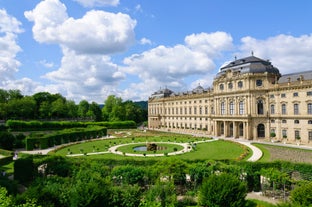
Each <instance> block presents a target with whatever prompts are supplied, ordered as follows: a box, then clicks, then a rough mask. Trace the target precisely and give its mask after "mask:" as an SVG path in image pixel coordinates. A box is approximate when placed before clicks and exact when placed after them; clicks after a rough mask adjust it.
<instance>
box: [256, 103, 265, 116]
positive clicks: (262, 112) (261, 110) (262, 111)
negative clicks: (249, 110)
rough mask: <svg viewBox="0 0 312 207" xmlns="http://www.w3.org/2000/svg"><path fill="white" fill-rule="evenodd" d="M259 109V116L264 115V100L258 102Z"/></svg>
mask: <svg viewBox="0 0 312 207" xmlns="http://www.w3.org/2000/svg"><path fill="white" fill-rule="evenodd" d="M257 109H258V114H264V110H263V101H262V100H258V103H257Z"/></svg>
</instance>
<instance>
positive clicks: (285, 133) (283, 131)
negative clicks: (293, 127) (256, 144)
mask: <svg viewBox="0 0 312 207" xmlns="http://www.w3.org/2000/svg"><path fill="white" fill-rule="evenodd" d="M282 136H283V138H286V137H287V130H286V129H283V130H282Z"/></svg>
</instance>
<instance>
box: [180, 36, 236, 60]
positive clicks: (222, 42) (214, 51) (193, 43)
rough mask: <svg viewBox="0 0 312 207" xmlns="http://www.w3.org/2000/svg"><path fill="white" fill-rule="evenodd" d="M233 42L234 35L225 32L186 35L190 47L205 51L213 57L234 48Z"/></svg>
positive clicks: (186, 41)
mask: <svg viewBox="0 0 312 207" xmlns="http://www.w3.org/2000/svg"><path fill="white" fill-rule="evenodd" d="M232 42H233V39H232V36H231V35H230V34H228V33H225V32H214V33H209V34H208V33H199V34H192V35H189V36H186V37H185V43H186V45H187V46H188V47H189V48H191V49H193V50H195V51H200V52H202V53H205V54H207V55H208V56H209V57H211V58H212V57H215V56H216V55H220V52H223V51H226V50H230V49H232V48H233V43H232Z"/></svg>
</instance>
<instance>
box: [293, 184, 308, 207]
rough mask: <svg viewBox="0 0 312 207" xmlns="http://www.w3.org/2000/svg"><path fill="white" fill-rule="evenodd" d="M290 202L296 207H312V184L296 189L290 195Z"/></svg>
mask: <svg viewBox="0 0 312 207" xmlns="http://www.w3.org/2000/svg"><path fill="white" fill-rule="evenodd" d="M290 200H291V201H292V202H293V204H295V205H299V206H307V207H311V206H312V182H309V183H305V184H303V185H301V186H299V187H297V188H295V189H294V190H293V191H292V192H291V194H290Z"/></svg>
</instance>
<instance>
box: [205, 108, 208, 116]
mask: <svg viewBox="0 0 312 207" xmlns="http://www.w3.org/2000/svg"><path fill="white" fill-rule="evenodd" d="M205 114H208V106H206V107H205Z"/></svg>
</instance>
